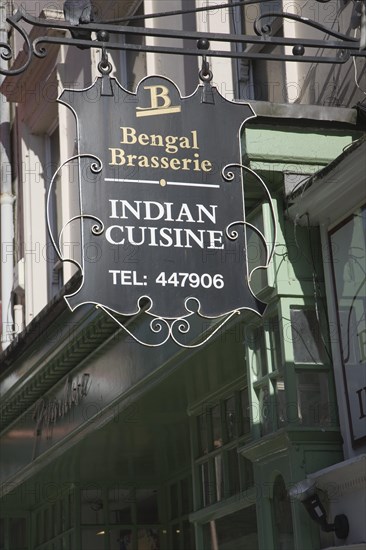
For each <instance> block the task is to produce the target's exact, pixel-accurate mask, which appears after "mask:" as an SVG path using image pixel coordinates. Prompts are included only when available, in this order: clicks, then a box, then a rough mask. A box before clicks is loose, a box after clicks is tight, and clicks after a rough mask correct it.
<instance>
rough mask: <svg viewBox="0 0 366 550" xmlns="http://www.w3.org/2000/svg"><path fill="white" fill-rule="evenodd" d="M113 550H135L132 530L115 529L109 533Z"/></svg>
mask: <svg viewBox="0 0 366 550" xmlns="http://www.w3.org/2000/svg"><path fill="white" fill-rule="evenodd" d="M109 542H110V548H111V550H133V533H132V529H121V528H120V527H113V528H112V529H111V530H110V532H109Z"/></svg>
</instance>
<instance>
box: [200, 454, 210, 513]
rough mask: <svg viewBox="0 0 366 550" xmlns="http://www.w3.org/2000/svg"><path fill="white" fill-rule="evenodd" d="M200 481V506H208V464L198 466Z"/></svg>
mask: <svg viewBox="0 0 366 550" xmlns="http://www.w3.org/2000/svg"><path fill="white" fill-rule="evenodd" d="M200 480H201V494H202V506H208V505H209V504H210V480H209V475H208V462H204V463H203V464H201V465H200Z"/></svg>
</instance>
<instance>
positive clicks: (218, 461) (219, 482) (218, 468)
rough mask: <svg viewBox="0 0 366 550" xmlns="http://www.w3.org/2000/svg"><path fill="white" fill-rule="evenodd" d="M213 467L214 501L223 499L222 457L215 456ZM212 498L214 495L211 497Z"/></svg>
mask: <svg viewBox="0 0 366 550" xmlns="http://www.w3.org/2000/svg"><path fill="white" fill-rule="evenodd" d="M214 465H215V491H214V493H215V494H216V499H217V500H222V499H223V498H224V494H223V493H224V464H223V460H222V455H221V454H220V455H217V456H215V458H214ZM213 496H214V495H213Z"/></svg>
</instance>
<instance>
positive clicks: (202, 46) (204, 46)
mask: <svg viewBox="0 0 366 550" xmlns="http://www.w3.org/2000/svg"><path fill="white" fill-rule="evenodd" d="M209 47H210V43H209V41H208V40H206V39H205V38H200V39H199V40H198V41H197V48H198V49H199V50H208V49H209ZM198 75H199V77H200V79H201V80H202V82H211V80H212V77H213V75H212V71H211V70H210V64H209V62H208V61H207V57H206V55H203V56H202V69H201V70H200V71H199V73H198Z"/></svg>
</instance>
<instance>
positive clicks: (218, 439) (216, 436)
mask: <svg viewBox="0 0 366 550" xmlns="http://www.w3.org/2000/svg"><path fill="white" fill-rule="evenodd" d="M210 413H211V426H212V447H213V448H214V449H217V448H218V447H221V446H222V433H221V414H220V406H219V405H216V406H215V407H212V409H211V411H210Z"/></svg>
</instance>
